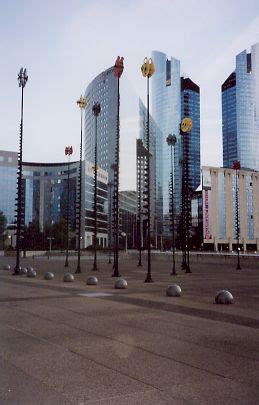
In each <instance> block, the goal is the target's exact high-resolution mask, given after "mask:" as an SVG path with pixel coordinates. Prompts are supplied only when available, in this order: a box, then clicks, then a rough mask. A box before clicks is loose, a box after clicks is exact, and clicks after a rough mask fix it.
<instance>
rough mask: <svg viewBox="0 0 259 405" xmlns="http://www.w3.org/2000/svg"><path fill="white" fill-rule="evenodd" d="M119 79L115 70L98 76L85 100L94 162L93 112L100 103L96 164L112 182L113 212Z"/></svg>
mask: <svg viewBox="0 0 259 405" xmlns="http://www.w3.org/2000/svg"><path fill="white" fill-rule="evenodd" d="M117 90H118V83H117V79H116V78H115V77H114V75H113V67H110V68H109V69H107V70H105V71H104V72H102V73H100V74H99V75H98V76H96V77H95V78H94V79H93V80H92V82H91V83H90V84H89V85H88V86H87V88H86V91H85V97H86V98H87V100H88V106H87V108H86V110H85V139H84V141H85V142H84V151H85V152H84V155H85V159H86V160H88V161H90V162H94V147H95V117H94V115H93V112H92V107H93V105H94V103H96V102H98V103H100V106H101V112H100V115H99V116H98V119H97V125H98V127H97V162H98V167H100V168H101V169H103V170H105V171H107V172H108V179H109V182H110V185H111V186H110V187H109V194H108V201H109V208H108V209H109V212H110V211H111V207H110V202H111V201H112V198H110V196H111V195H112V193H113V178H114V172H113V168H114V163H115V144H116V123H117Z"/></svg>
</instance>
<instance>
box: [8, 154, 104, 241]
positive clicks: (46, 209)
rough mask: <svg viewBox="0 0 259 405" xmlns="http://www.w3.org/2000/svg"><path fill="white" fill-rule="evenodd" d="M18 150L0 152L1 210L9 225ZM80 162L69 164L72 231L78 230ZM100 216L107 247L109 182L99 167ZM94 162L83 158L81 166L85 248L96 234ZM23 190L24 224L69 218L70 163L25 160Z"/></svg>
mask: <svg viewBox="0 0 259 405" xmlns="http://www.w3.org/2000/svg"><path fill="white" fill-rule="evenodd" d="M17 159H18V154H17V153H16V152H8V151H0V185H1V187H2V189H1V190H2V192H1V195H0V210H1V211H3V213H4V215H5V216H6V218H7V221H8V224H14V223H15V198H16V192H17V191H16V190H17V187H16V183H17ZM78 171H79V162H70V163H69V172H70V173H69V217H70V230H71V231H72V232H75V231H76V202H77V187H78ZM97 179H98V186H97V197H98V203H97V218H98V235H97V236H98V238H99V243H100V244H102V246H104V247H105V246H107V237H108V236H107V210H108V207H107V182H108V174H107V172H105V171H104V170H102V169H100V168H99V170H98V175H97ZM93 183H94V174H93V164H92V163H90V162H85V161H83V167H82V196H83V198H82V224H84V226H85V232H82V236H83V241H82V247H87V246H88V245H90V244H92V234H93ZM22 189H23V194H24V200H25V201H24V207H25V209H24V223H25V225H29V224H30V223H32V222H37V223H39V227H40V229H41V230H43V229H44V226H45V225H47V224H53V223H55V222H59V221H60V220H61V219H62V218H63V219H66V207H67V195H68V193H67V190H68V163H34V162H23V173H22Z"/></svg>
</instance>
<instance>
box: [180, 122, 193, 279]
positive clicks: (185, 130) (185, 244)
mask: <svg viewBox="0 0 259 405" xmlns="http://www.w3.org/2000/svg"><path fill="white" fill-rule="evenodd" d="M191 130H192V120H191V118H189V117H185V118H183V120H182V122H181V124H180V134H181V135H182V145H183V159H182V213H181V222H182V224H181V225H182V253H183V261H182V268H183V269H185V273H191V269H190V260H189V259H190V215H191V213H190V208H191V206H190V187H189V137H188V134H189V132H190V131H191Z"/></svg>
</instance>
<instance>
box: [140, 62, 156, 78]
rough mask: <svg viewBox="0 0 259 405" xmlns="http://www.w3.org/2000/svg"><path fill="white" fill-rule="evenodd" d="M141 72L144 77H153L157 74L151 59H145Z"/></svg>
mask: <svg viewBox="0 0 259 405" xmlns="http://www.w3.org/2000/svg"><path fill="white" fill-rule="evenodd" d="M141 72H142V75H143V76H144V77H151V76H152V75H153V74H154V72H155V66H154V63H153V61H152V59H151V58H149V59H148V58H145V59H144V63H143V65H142V66H141Z"/></svg>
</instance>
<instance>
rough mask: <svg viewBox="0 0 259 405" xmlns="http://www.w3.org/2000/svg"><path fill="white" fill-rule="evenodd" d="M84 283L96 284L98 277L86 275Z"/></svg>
mask: <svg viewBox="0 0 259 405" xmlns="http://www.w3.org/2000/svg"><path fill="white" fill-rule="evenodd" d="M86 284H87V285H97V284H98V278H97V277H95V276H90V277H88V279H87V280H86Z"/></svg>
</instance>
